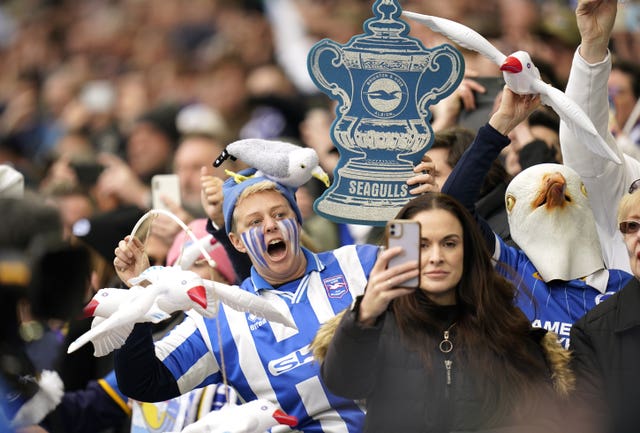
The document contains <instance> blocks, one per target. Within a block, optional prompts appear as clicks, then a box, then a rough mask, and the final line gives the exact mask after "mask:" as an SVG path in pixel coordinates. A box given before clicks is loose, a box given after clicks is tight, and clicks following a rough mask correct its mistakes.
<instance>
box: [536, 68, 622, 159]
mask: <svg viewBox="0 0 640 433" xmlns="http://www.w3.org/2000/svg"><path fill="white" fill-rule="evenodd" d="M532 87H533V89H534V90H535V91H536V92H537V93H539V94H540V100H541V101H542V103H543V104H545V105H548V106H550V107H551V108H553V109H554V111H555V112H556V113H558V116H560V118H561V119H562V121H563V122H565V123H566V124H567V126H568V127H569V129H570V130H571V131H572V132H573V133H574V134H575V135H576V137H577V138H578V140H580V141H581V142H583V143H584V144H585V146H587V148H588V149H589V150H590V151H591V152H593V153H595V154H597V155H600V156H601V157H603V158H606V159H609V160H611V161H613V162H615V163H616V164H621V163H622V161H621V160H620V158H619V157H618V155H616V154H615V152H614V151H613V150H612V149H611V148H610V147H609V145H607V142H606V141H605V140H604V139H603V138H602V137H601V136H600V135H599V134H598V131H597V130H596V128H595V126H593V123H592V122H591V119H589V116H587V114H586V113H585V112H584V111H583V110H582V109H581V108H580V106H579V105H578V104H576V103H575V102H574V101H573V99H571V98H569V97H568V96H567V95H566V94H565V93H564V92H561V91H560V90H558V89H556V88H555V87H553V86H552V85H550V84H547V83H545V82H544V81H542V80H534V82H533V84H532Z"/></svg>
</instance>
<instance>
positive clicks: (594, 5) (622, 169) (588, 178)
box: [560, 0, 640, 269]
mask: <svg viewBox="0 0 640 433" xmlns="http://www.w3.org/2000/svg"><path fill="white" fill-rule="evenodd" d="M617 7H618V2H617V1H616V0H580V1H579V3H578V7H577V9H576V20H577V23H578V29H579V30H580V36H581V45H580V46H579V47H578V49H577V50H576V53H575V54H574V58H573V64H572V67H571V73H570V75H569V81H568V84H567V89H566V94H567V96H569V97H570V98H572V99H573V100H574V101H575V102H577V104H578V105H579V106H580V107H582V108H583V109H584V111H585V113H587V115H588V116H589V118H590V119H591V121H592V122H593V124H594V126H595V127H596V129H597V131H598V133H599V134H600V136H602V137H603V138H604V139H605V141H606V143H607V144H608V145H609V146H610V147H611V148H612V149H613V150H614V151H615V152H616V154H617V155H618V156H620V158H621V159H622V161H623V163H622V164H621V165H616V164H615V163H613V162H611V161H609V160H606V159H604V158H601V157H599V156H598V155H596V154H594V153H591V152H589V151H588V150H587V147H586V146H585V145H584V143H581V142H580V141H579V140H578V139H577V138H576V137H575V135H574V134H573V133H572V132H571V131H570V130H569V128H568V127H567V125H566V124H565V123H564V122H560V145H561V149H562V157H563V161H564V164H566V165H567V166H569V167H571V168H573V169H574V170H575V171H576V172H578V174H579V175H580V177H581V178H582V181H583V182H584V184H585V187H586V189H587V192H588V194H589V202H590V203H591V208H592V209H593V214H594V217H595V220H596V226H597V229H598V236H599V237H600V243H601V245H602V249H603V257H604V260H605V264H606V265H607V267H609V268H619V269H628V258H627V256H626V249H625V247H624V244H623V242H622V238H621V237H620V234H619V233H618V230H617V224H616V209H617V205H618V202H619V200H620V198H621V197H622V196H623V195H624V193H625V192H626V190H627V188H628V187H629V185H630V184H631V182H632V181H633V180H634V179H637V178H639V177H640V162H638V161H637V160H635V159H633V158H630V157H628V156H624V155H623V153H622V151H621V149H620V148H619V147H618V145H617V144H616V140H615V138H614V137H613V136H612V135H611V133H610V132H609V100H608V97H609V95H608V87H607V82H608V79H609V73H610V72H611V56H610V53H609V51H608V49H607V46H608V44H609V39H610V37H611V31H612V28H613V23H614V21H615V17H616V12H617Z"/></svg>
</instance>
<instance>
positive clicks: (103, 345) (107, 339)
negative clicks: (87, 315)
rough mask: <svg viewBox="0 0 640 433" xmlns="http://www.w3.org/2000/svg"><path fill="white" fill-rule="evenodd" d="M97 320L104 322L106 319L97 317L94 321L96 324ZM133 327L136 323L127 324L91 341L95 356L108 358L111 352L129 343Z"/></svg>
mask: <svg viewBox="0 0 640 433" xmlns="http://www.w3.org/2000/svg"><path fill="white" fill-rule="evenodd" d="M96 320H98V321H104V320H105V319H103V318H101V317H96V318H95V319H93V322H95V321H96ZM93 322H92V327H93ZM98 323H99V322H98ZM133 325H134V323H125V324H124V325H122V326H118V327H115V328H113V329H111V330H110V332H107V333H104V334H100V335H98V336H96V337H94V338H93V339H92V340H91V342H92V343H93V348H94V351H93V356H96V357H101V356H106V355H108V354H110V353H111V352H113V351H114V350H116V349H119V348H120V347H122V345H123V344H124V342H125V341H127V338H128V337H129V334H131V331H133Z"/></svg>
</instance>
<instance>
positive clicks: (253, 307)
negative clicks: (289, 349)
mask: <svg viewBox="0 0 640 433" xmlns="http://www.w3.org/2000/svg"><path fill="white" fill-rule="evenodd" d="M203 281H204V285H205V287H206V288H207V291H209V290H211V291H212V294H213V297H214V299H215V298H217V299H219V300H220V301H221V302H222V303H223V304H225V305H227V306H229V307H231V308H233V309H234V310H236V311H243V312H245V313H251V314H253V315H255V316H258V317H262V318H264V319H267V320H268V321H270V322H276V323H281V324H283V325H285V326H288V327H289V328H292V329H298V327H297V326H296V324H295V322H294V321H293V319H292V318H291V316H290V315H286V314H284V313H283V312H282V311H280V310H278V309H277V308H276V307H275V306H274V305H273V304H272V303H270V302H269V301H267V300H266V299H264V298H262V297H260V296H257V295H254V294H252V293H249V292H247V291H246V290H242V289H241V288H239V287H238V286H229V285H227V284H223V283H218V282H215V281H211V280H203ZM216 311H217V310H216Z"/></svg>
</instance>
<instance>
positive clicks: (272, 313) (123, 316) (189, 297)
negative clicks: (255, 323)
mask: <svg viewBox="0 0 640 433" xmlns="http://www.w3.org/2000/svg"><path fill="white" fill-rule="evenodd" d="M143 281H147V282H149V283H151V284H149V285H148V286H146V287H142V286H140V285H138V284H140V283H142V282H143ZM129 283H131V284H136V285H134V286H132V287H131V288H130V289H128V290H127V289H114V288H106V289H101V290H99V291H98V292H97V293H96V294H95V295H94V297H93V298H92V299H91V301H90V302H89V304H87V306H86V307H85V309H84V313H85V317H91V316H94V317H95V319H93V322H92V323H91V329H90V330H88V331H87V332H85V333H84V334H82V335H81V336H80V337H78V338H77V339H76V340H75V341H74V342H73V343H71V344H70V345H69V348H68V349H67V353H72V352H75V351H76V350H78V349H79V348H80V347H82V346H84V345H85V344H87V343H88V342H89V341H91V342H93V345H94V349H95V350H94V355H95V356H105V355H107V354H109V353H111V352H112V351H113V350H115V349H118V348H119V347H121V346H122V345H123V344H124V342H125V341H126V339H127V337H128V336H129V334H131V331H132V330H133V326H134V325H135V324H136V323H143V322H152V323H158V322H160V321H162V320H165V319H167V318H168V317H169V315H170V314H171V313H173V312H175V311H179V310H183V311H187V310H190V309H192V308H193V309H194V310H195V311H196V312H198V313H199V314H201V315H203V316H205V317H213V316H215V315H216V314H217V312H218V302H223V303H224V304H226V305H228V306H229V307H231V308H233V309H234V310H237V311H242V312H247V313H252V314H254V315H256V316H258V317H263V318H265V319H267V320H269V321H272V322H277V323H281V324H283V325H285V326H288V327H290V328H293V329H298V328H297V326H296V324H295V322H294V321H293V319H292V318H291V316H290V315H287V314H284V313H283V312H282V311H280V310H279V309H278V308H276V307H275V306H274V305H273V304H271V303H269V302H268V301H267V300H265V299H263V298H261V297H260V296H257V295H254V294H252V293H249V292H247V291H245V290H242V289H240V288H239V287H237V286H229V285H227V284H223V283H218V282H214V281H211V280H206V279H203V278H200V277H199V276H198V275H197V274H196V273H195V272H192V271H185V270H182V269H180V267H177V266H175V267H163V266H152V267H150V268H148V269H147V270H145V271H144V272H143V273H142V274H140V275H139V276H138V277H136V278H132V279H130V280H129Z"/></svg>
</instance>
